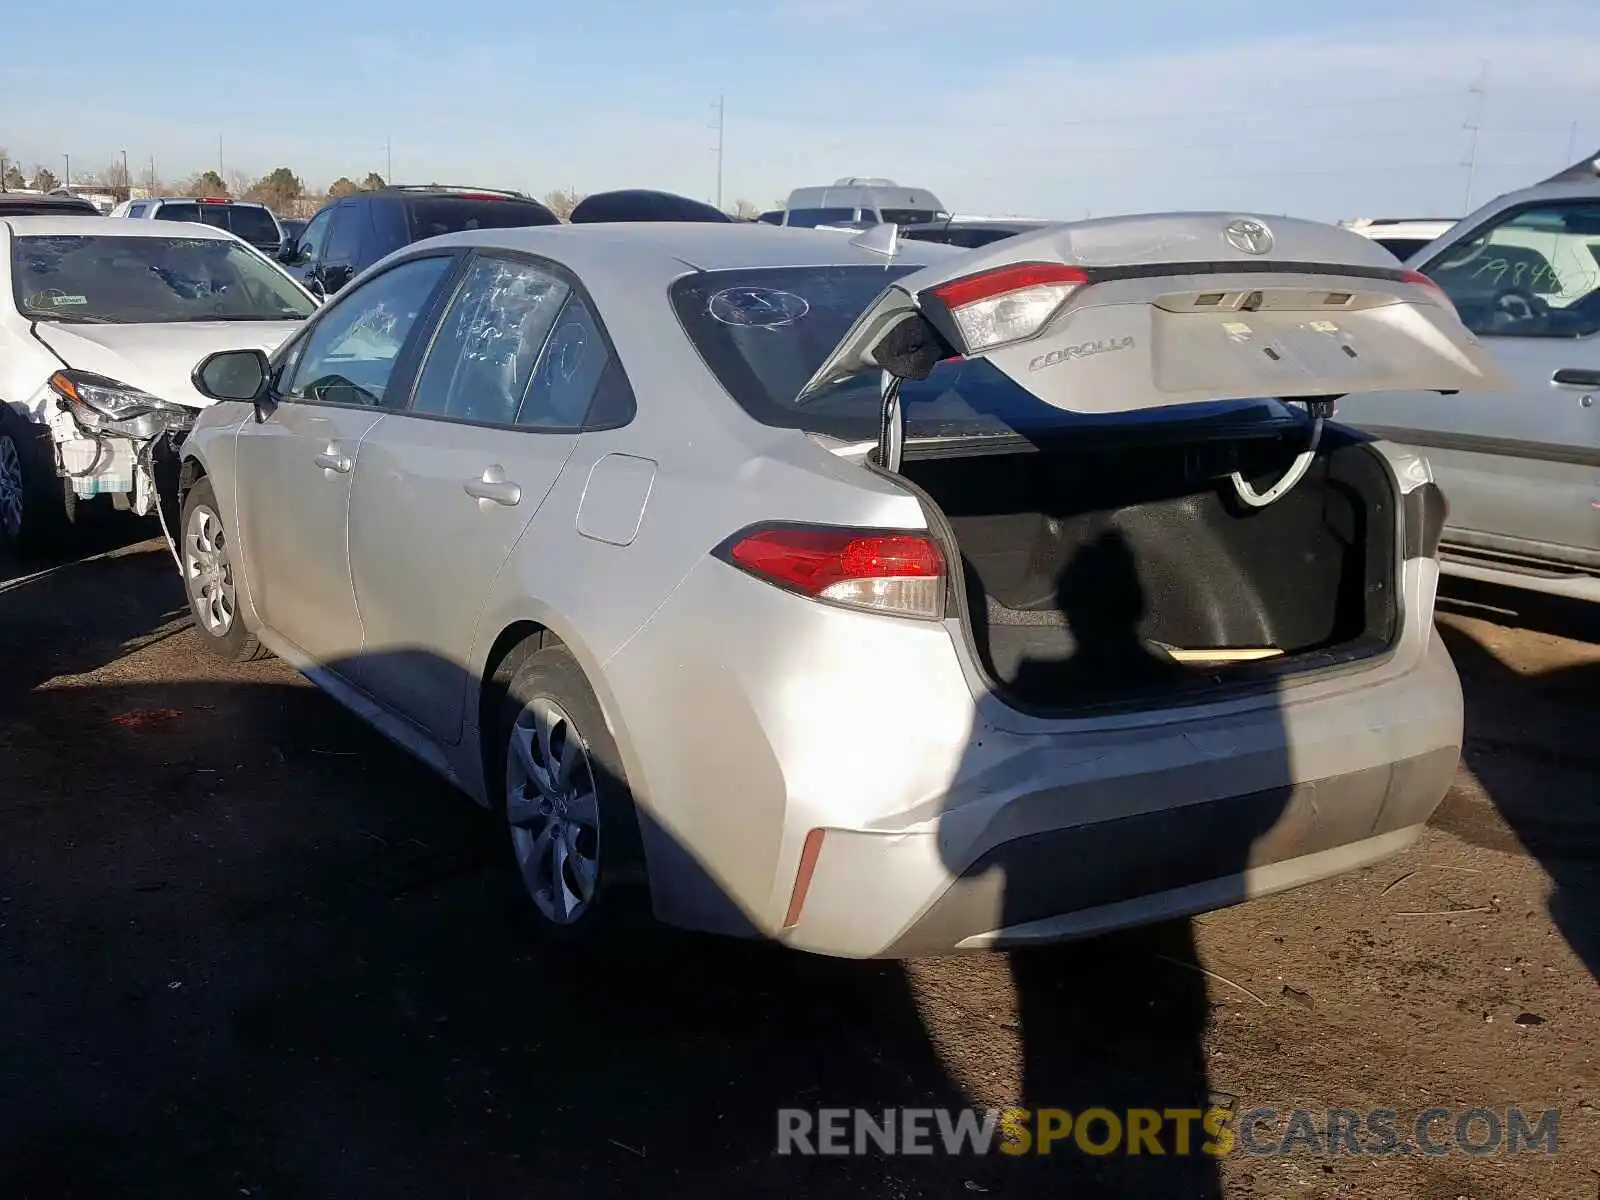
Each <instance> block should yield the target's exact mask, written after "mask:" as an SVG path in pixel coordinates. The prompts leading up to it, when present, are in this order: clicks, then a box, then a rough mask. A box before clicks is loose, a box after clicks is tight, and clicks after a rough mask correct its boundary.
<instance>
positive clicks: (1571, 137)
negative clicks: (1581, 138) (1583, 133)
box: [1561, 121, 1578, 171]
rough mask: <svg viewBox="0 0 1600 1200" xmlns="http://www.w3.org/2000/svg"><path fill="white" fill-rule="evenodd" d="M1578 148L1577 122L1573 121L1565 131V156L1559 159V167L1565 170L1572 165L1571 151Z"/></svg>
mask: <svg viewBox="0 0 1600 1200" xmlns="http://www.w3.org/2000/svg"><path fill="white" fill-rule="evenodd" d="M1577 148H1578V123H1577V122H1576V121H1574V122H1573V123H1572V128H1571V129H1570V130H1568V131H1567V156H1566V157H1565V158H1563V159H1562V160H1561V169H1562V170H1563V171H1565V170H1566V169H1567V168H1568V167H1570V166H1571V165H1572V152H1573V151H1574V150H1576V149H1577Z"/></svg>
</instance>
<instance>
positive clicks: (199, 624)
mask: <svg viewBox="0 0 1600 1200" xmlns="http://www.w3.org/2000/svg"><path fill="white" fill-rule="evenodd" d="M230 552H231V547H230V546H229V545H228V540H227V536H226V533H225V531H224V528H223V524H222V510H221V509H220V508H218V506H217V496H216V493H215V492H214V491H212V489H211V481H210V480H209V479H206V478H204V477H202V478H201V479H200V481H199V482H198V483H196V484H195V485H194V487H192V488H190V489H189V494H188V495H187V496H185V497H184V501H183V516H182V520H181V523H180V525H179V534H178V557H179V559H180V560H181V562H182V568H181V569H182V573H183V590H184V593H185V594H186V595H187V596H188V598H189V613H190V615H191V616H192V617H193V618H194V627H195V628H196V629H197V630H199V631H200V638H201V640H202V641H203V642H204V643H205V647H206V649H207V650H209V651H210V652H211V653H212V654H214V655H216V656H217V657H218V658H222V659H226V660H227V661H229V662H250V661H251V660H253V659H257V658H265V657H266V656H267V654H268V653H269V652H268V651H267V650H266V648H265V647H263V646H262V645H261V643H260V642H259V641H258V640H257V639H256V635H255V634H253V633H251V632H250V631H249V630H248V629H246V628H245V624H244V618H243V617H242V616H240V614H239V605H238V600H237V590H236V585H235V582H234V580H235V568H234V564H233V560H232V557H231V553H230Z"/></svg>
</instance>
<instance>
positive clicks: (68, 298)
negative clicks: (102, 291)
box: [50, 296, 89, 308]
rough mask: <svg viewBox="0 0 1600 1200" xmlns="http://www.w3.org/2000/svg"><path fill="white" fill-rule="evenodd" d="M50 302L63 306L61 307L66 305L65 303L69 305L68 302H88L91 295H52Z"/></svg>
mask: <svg viewBox="0 0 1600 1200" xmlns="http://www.w3.org/2000/svg"><path fill="white" fill-rule="evenodd" d="M50 303H51V304H52V305H54V306H55V307H56V308H61V307H63V306H65V305H68V304H87V303H89V297H87V296H51V297H50Z"/></svg>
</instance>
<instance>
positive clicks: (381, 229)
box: [278, 184, 561, 296]
mask: <svg viewBox="0 0 1600 1200" xmlns="http://www.w3.org/2000/svg"><path fill="white" fill-rule="evenodd" d="M560 223H561V221H560V219H559V218H558V217H557V216H556V215H555V213H553V212H551V211H550V210H549V209H548V208H546V207H545V206H544V205H542V204H540V203H539V202H538V201H537V200H534V199H533V198H532V197H529V196H524V195H522V193H520V192H500V191H493V190H490V189H487V188H457V187H440V186H437V185H432V184H430V185H427V186H419V187H408V186H396V187H386V188H383V189H382V190H380V191H373V192H359V193H357V194H356V195H353V196H345V197H344V198H343V199H341V200H335V201H334V202H333V203H331V204H329V205H327V206H325V207H324V208H323V209H322V210H321V211H319V212H318V213H317V215H316V216H314V217H312V218H311V223H310V224H308V225H307V226H306V227H305V229H304V231H302V232H301V234H300V236H299V237H298V238H297V239H295V241H294V243H293V244H292V245H290V244H287V243H286V244H285V245H284V247H283V249H282V250H281V251H280V252H279V254H278V261H279V262H281V263H282V264H283V265H284V267H285V269H287V270H288V272H289V273H290V274H291V275H294V276H295V277H296V278H298V279H299V280H300V281H301V282H302V283H304V284H305V285H306V287H308V288H310V289H311V290H312V291H313V292H315V293H317V294H318V295H322V296H331V295H333V294H334V293H335V292H337V291H338V290H339V289H340V288H342V287H343V286H344V285H345V284H347V283H349V282H350V279H351V278H352V277H353V276H355V275H358V274H360V273H361V272H362V271H364V270H366V269H367V268H368V267H370V266H371V265H372V264H373V263H375V262H377V261H378V260H379V259H380V258H382V257H384V256H385V255H386V254H390V253H392V252H393V251H395V250H398V249H400V248H401V247H402V246H409V245H410V244H411V243H412V242H420V241H422V240H423V239H424V238H431V237H439V236H440V235H442V234H446V233H459V232H461V231H462V230H464V229H508V228H512V227H514V226H521V225H559V224H560Z"/></svg>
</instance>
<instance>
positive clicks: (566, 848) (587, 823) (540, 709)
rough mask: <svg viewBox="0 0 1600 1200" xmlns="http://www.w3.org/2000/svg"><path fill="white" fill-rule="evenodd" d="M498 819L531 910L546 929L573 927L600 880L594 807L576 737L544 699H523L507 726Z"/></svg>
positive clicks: (568, 721) (584, 750) (589, 773)
mask: <svg viewBox="0 0 1600 1200" xmlns="http://www.w3.org/2000/svg"><path fill="white" fill-rule="evenodd" d="M506 819H507V820H508V821H509V823H510V825H511V840H512V845H513V848H514V849H515V851H516V856H517V865H518V867H519V868H520V869H521V871H522V882H523V886H524V887H526V888H527V890H528V895H529V896H531V897H532V899H533V902H534V905H535V906H536V907H537V908H538V910H539V912H540V914H541V915H543V916H544V918H545V919H546V920H548V921H551V922H553V923H554V924H557V925H573V924H576V923H577V922H578V921H579V920H580V919H582V917H583V915H584V914H585V913H586V912H588V910H589V906H590V904H591V903H592V902H593V900H594V893H595V885H596V883H597V882H598V880H599V876H600V801H599V796H598V794H597V793H596V791H595V780H594V770H593V767H592V766H591V764H590V761H589V751H588V747H587V746H586V745H585V744H584V740H583V737H582V735H581V734H580V733H579V731H578V728H577V726H576V725H574V724H573V722H572V718H571V717H570V716H568V715H567V713H566V711H565V710H563V709H562V708H561V707H560V705H558V704H556V703H555V702H553V701H551V700H549V699H546V698H544V697H537V698H535V699H533V700H532V701H530V702H529V703H528V704H527V705H526V706H525V707H524V708H523V710H522V712H521V713H519V714H518V716H517V720H516V724H515V725H513V726H512V728H511V742H510V745H509V746H508V747H507V749H506Z"/></svg>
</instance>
